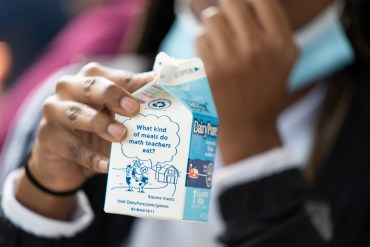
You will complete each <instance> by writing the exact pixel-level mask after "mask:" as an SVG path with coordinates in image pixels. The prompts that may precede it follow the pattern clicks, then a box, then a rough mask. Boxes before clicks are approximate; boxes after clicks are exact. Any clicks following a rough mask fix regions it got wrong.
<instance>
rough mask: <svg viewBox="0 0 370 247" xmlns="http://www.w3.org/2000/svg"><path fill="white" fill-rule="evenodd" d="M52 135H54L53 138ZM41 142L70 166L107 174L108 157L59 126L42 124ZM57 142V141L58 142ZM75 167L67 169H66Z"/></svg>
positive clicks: (40, 130)
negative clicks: (78, 166) (79, 166)
mask: <svg viewBox="0 0 370 247" xmlns="http://www.w3.org/2000/svg"><path fill="white" fill-rule="evenodd" d="M50 133H53V136H52V137H51V135H50ZM39 140H40V143H42V145H43V148H44V149H45V150H47V151H51V152H53V153H56V154H57V155H58V156H59V157H60V158H63V159H65V160H67V161H68V162H67V163H68V164H71V165H72V164H73V163H76V164H78V165H81V166H83V167H84V168H88V170H90V171H94V172H106V171H107V166H108V156H107V155H105V154H103V153H102V152H99V151H95V150H93V149H91V148H90V146H89V145H88V143H85V142H83V141H81V139H80V138H78V137H76V136H75V135H74V134H73V133H72V132H70V131H68V130H66V129H60V128H58V127H57V126H54V125H51V124H46V122H44V123H41V125H40V128H39ZM56 140H57V141H56ZM68 168H72V169H75V168H73V167H70V166H69V167H65V169H68Z"/></svg>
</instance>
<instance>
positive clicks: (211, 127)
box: [104, 53, 218, 222]
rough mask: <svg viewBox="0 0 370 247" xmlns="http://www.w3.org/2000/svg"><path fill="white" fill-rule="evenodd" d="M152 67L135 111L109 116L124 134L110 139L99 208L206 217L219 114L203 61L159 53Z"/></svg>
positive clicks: (193, 218)
mask: <svg viewBox="0 0 370 247" xmlns="http://www.w3.org/2000/svg"><path fill="white" fill-rule="evenodd" d="M154 70H155V71H157V72H158V74H157V77H156V79H155V80H154V81H153V82H151V83H149V84H148V85H146V86H145V87H143V88H141V89H140V90H138V91H137V92H135V93H134V94H133V95H134V96H135V97H136V98H137V100H138V101H139V102H140V104H141V110H140V113H139V115H137V116H135V117H132V118H129V117H122V116H119V115H117V116H116V119H117V120H118V121H119V122H121V123H122V124H124V125H125V126H126V127H127V129H128V137H127V138H126V140H125V141H124V142H121V143H114V144H112V149H111V157H110V163H109V171H108V182H107V190H106V199H105V206H104V210H105V211H106V212H108V213H117V214H125V215H133V216H138V217H149V218H159V219H171V220H188V221H199V222H202V221H203V222H204V221H207V219H208V206H209V202H210V193H211V182H212V172H213V162H214V157H215V152H216V138H217V132H218V118H217V113H216V109H215V106H214V102H213V99H212V95H211V91H210V88H209V85H208V81H207V78H206V76H205V71H204V67H203V64H202V62H201V60H200V59H198V58H194V59H190V60H183V61H177V60H175V59H173V58H170V57H168V56H167V55H166V54H164V53H160V54H159V55H158V56H157V58H156V61H155V65H154Z"/></svg>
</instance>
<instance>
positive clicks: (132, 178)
mask: <svg viewBox="0 0 370 247" xmlns="http://www.w3.org/2000/svg"><path fill="white" fill-rule="evenodd" d="M142 164H143V163H140V160H134V165H133V166H131V165H128V166H127V169H126V183H127V184H128V186H129V189H128V191H133V190H132V189H133V188H135V189H138V192H140V193H144V186H145V185H147V184H148V180H149V179H148V177H147V176H145V174H146V173H147V172H148V167H146V166H144V167H142Z"/></svg>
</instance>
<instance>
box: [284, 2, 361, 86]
mask: <svg viewBox="0 0 370 247" xmlns="http://www.w3.org/2000/svg"><path fill="white" fill-rule="evenodd" d="M295 41H296V44H297V45H298V47H299V48H300V57H299V59H298V61H297V63H296V64H295V66H294V69H293V71H292V73H291V75H290V78H289V81H288V89H289V91H290V92H293V91H296V90H297V89H300V88H302V87H304V86H307V85H309V84H311V83H313V82H315V81H319V80H320V79H323V78H325V77H326V76H329V75H331V74H333V73H335V72H336V71H338V70H340V69H342V68H344V67H346V66H348V65H350V64H351V63H353V61H354V60H355V53H354V51H353V48H352V46H351V44H350V42H349V40H348V38H347V36H346V34H345V32H344V30H343V27H342V25H341V22H340V20H339V10H338V6H336V5H333V6H331V7H330V8H328V9H327V10H326V11H324V12H323V13H322V14H321V15H320V16H318V17H317V18H316V19H314V20H312V21H311V22H310V23H309V24H307V25H306V26H305V27H304V28H303V29H301V30H299V31H298V32H296V33H295Z"/></svg>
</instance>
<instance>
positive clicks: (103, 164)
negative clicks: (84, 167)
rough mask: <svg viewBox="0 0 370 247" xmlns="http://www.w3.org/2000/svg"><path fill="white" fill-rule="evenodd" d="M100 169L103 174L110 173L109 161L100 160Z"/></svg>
mask: <svg viewBox="0 0 370 247" xmlns="http://www.w3.org/2000/svg"><path fill="white" fill-rule="evenodd" d="M98 169H99V171H101V172H105V173H107V172H108V161H107V160H99V163H98Z"/></svg>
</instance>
